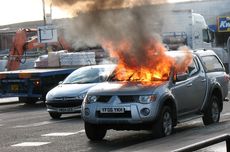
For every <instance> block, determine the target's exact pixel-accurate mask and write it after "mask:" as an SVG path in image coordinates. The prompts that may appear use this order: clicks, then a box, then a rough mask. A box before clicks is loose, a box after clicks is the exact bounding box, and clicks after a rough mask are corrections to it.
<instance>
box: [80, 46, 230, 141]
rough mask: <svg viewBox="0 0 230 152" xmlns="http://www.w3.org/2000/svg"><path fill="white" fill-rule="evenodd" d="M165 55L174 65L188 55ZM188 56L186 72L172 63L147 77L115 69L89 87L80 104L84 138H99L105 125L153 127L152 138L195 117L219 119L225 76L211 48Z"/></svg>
mask: <svg viewBox="0 0 230 152" xmlns="http://www.w3.org/2000/svg"><path fill="white" fill-rule="evenodd" d="M166 55H167V56H169V57H170V58H172V59H174V61H175V62H176V63H178V62H180V59H181V58H182V57H183V56H185V55H186V53H184V52H183V51H168V52H167V53H166ZM190 55H191V56H190V57H191V58H190V61H189V62H188V66H187V68H186V69H185V70H181V68H178V67H177V66H176V64H170V66H168V67H167V68H166V70H164V68H161V69H160V71H163V73H156V72H155V73H154V74H153V75H149V74H148V73H147V72H145V71H138V70H136V71H135V70H133V71H132V72H131V73H129V71H127V70H126V71H124V70H122V69H119V68H118V70H117V71H116V73H115V74H114V76H112V77H111V80H110V81H109V82H105V83H103V84H100V85H98V86H95V87H93V88H91V89H90V90H89V92H88V93H87V95H86V97H85V99H84V102H83V105H82V118H83V120H84V123H85V132H86V135H87V137H88V138H89V139H90V140H102V139H103V138H104V137H105V135H106V132H107V130H108V129H115V130H142V129H143V130H152V132H153V135H154V136H157V137H163V136H168V135H170V134H172V132H173V128H174V127H175V126H176V125H177V124H178V123H180V122H184V121H187V120H191V119H193V118H199V117H200V118H202V120H203V123H204V125H209V124H212V123H217V122H219V118H220V113H221V111H222V109H223V101H224V100H227V98H226V97H227V94H228V83H229V75H227V74H226V72H225V68H224V66H223V64H222V62H221V60H220V59H219V58H218V56H217V55H216V54H215V53H214V52H213V51H210V50H206V51H204V50H199V51H192V52H191V53H190ZM153 68H154V67H153ZM141 69H143V68H141ZM140 73H142V74H144V75H145V79H142V78H140V77H139V76H140V75H141V74H140ZM146 79H148V81H146Z"/></svg>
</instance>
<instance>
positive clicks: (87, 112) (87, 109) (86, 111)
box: [85, 108, 90, 116]
mask: <svg viewBox="0 0 230 152" xmlns="http://www.w3.org/2000/svg"><path fill="white" fill-rule="evenodd" d="M89 113H90V111H89V108H85V115H86V116H88V115H89Z"/></svg>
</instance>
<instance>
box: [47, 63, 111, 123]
mask: <svg viewBox="0 0 230 152" xmlns="http://www.w3.org/2000/svg"><path fill="white" fill-rule="evenodd" d="M114 68H115V65H114V64H108V65H93V66H85V67H81V68H79V69H77V70H75V71H73V72H72V73H71V74H70V75H69V76H67V77H66V78H65V80H64V81H63V82H60V84H59V85H58V86H56V87H55V88H53V89H52V90H50V91H49V92H48V93H47V95H46V106H47V111H48V112H49V114H50V116H51V117H52V118H53V119H58V118H60V117H61V115H62V114H68V113H79V112H81V104H82V101H83V99H84V97H85V95H86V93H87V91H88V89H89V88H91V87H92V86H95V85H97V84H98V83H101V82H104V81H106V80H107V78H108V76H109V75H110V74H111V73H112V71H113V70H114Z"/></svg>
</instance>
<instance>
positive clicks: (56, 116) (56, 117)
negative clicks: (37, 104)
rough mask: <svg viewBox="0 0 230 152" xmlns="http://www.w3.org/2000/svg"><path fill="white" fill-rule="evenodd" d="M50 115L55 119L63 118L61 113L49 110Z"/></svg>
mask: <svg viewBox="0 0 230 152" xmlns="http://www.w3.org/2000/svg"><path fill="white" fill-rule="evenodd" d="M49 114H50V117H52V118H53V119H60V118H61V115H62V114H61V113H57V112H49Z"/></svg>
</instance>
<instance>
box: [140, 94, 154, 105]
mask: <svg viewBox="0 0 230 152" xmlns="http://www.w3.org/2000/svg"><path fill="white" fill-rule="evenodd" d="M156 99H157V96H156V95H143V96H139V102H140V103H150V102H153V101H155V100H156Z"/></svg>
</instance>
